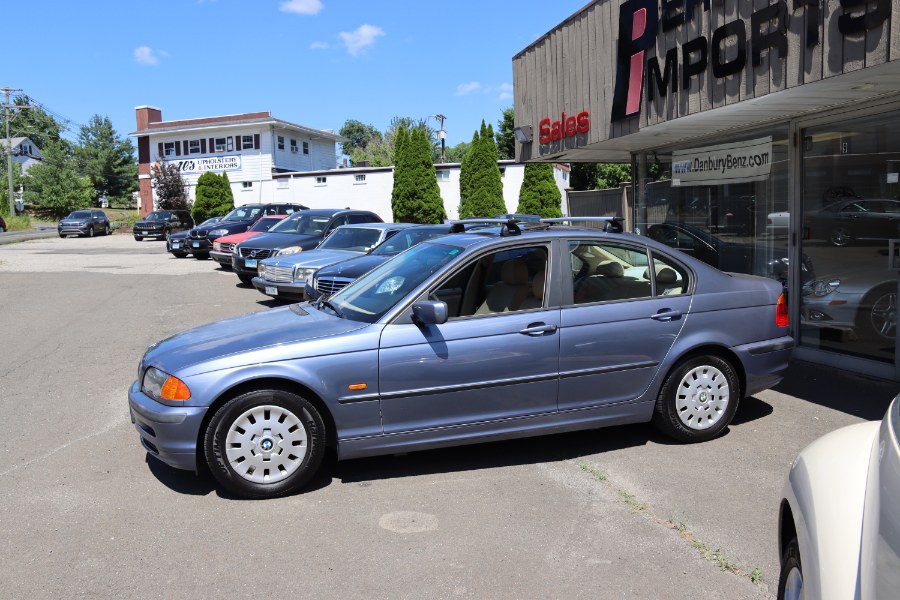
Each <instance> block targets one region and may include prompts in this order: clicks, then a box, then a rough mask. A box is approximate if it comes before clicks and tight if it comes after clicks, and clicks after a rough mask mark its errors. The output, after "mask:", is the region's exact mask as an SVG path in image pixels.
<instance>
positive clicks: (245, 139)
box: [241, 135, 253, 148]
mask: <svg viewBox="0 0 900 600" xmlns="http://www.w3.org/2000/svg"><path fill="white" fill-rule="evenodd" d="M241 148H253V136H252V135H242V136H241Z"/></svg>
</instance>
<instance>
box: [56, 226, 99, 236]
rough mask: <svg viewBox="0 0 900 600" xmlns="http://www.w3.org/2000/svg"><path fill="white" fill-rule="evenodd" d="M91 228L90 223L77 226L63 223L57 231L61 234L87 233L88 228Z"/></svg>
mask: <svg viewBox="0 0 900 600" xmlns="http://www.w3.org/2000/svg"><path fill="white" fill-rule="evenodd" d="M90 228H91V226H90V225H84V226H82V227H76V226H75V225H63V226H62V227H57V228H56V231H57V232H58V233H60V234H61V235H72V234H78V235H87V233H88V229H90Z"/></svg>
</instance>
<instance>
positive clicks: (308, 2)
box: [279, 0, 322, 15]
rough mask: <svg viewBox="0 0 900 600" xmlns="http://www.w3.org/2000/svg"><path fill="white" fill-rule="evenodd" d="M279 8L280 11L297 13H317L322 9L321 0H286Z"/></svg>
mask: <svg viewBox="0 0 900 600" xmlns="http://www.w3.org/2000/svg"><path fill="white" fill-rule="evenodd" d="M279 8H280V10H281V11H282V12H292V13H297V14H298V15H317V14H319V11H320V10H322V0H287V1H286V2H282V3H281V6H280V7H279Z"/></svg>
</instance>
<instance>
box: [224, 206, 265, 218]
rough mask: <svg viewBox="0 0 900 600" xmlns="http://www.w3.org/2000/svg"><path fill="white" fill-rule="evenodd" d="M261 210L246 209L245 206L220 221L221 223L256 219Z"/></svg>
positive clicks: (239, 207)
mask: <svg viewBox="0 0 900 600" xmlns="http://www.w3.org/2000/svg"><path fill="white" fill-rule="evenodd" d="M261 210H262V208H260V207H258V206H255V207H253V208H248V207H246V206H238V207H237V208H235V209H234V210H233V211H231V212H230V213H228V214H227V215H225V216H224V217H223V218H222V220H223V221H248V220H250V219H253V218H255V217H256V215H258V214H259V211H261Z"/></svg>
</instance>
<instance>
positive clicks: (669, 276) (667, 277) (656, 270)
mask: <svg viewBox="0 0 900 600" xmlns="http://www.w3.org/2000/svg"><path fill="white" fill-rule="evenodd" d="M652 277H653V283H654V286H655V290H656V295H657V296H676V295H678V294H687V293H688V289H689V287H688V283H689V282H690V278H689V276H688V271H687V269H685V268H684V267H682V266H681V265H679V264H678V263H676V262H675V261H673V260H671V259H669V258H667V257H665V256H662V255H660V254H657V253H656V252H654V253H653V271H652Z"/></svg>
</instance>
